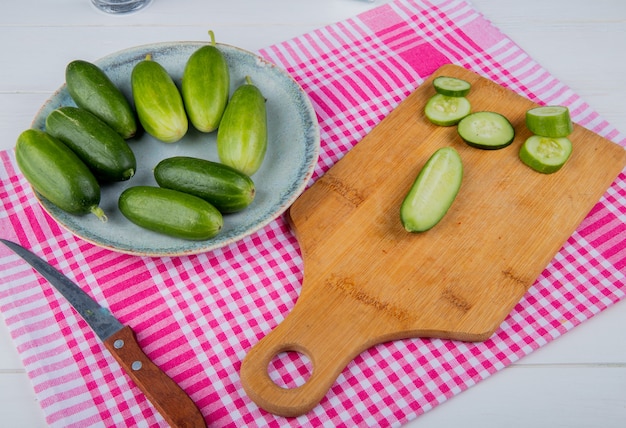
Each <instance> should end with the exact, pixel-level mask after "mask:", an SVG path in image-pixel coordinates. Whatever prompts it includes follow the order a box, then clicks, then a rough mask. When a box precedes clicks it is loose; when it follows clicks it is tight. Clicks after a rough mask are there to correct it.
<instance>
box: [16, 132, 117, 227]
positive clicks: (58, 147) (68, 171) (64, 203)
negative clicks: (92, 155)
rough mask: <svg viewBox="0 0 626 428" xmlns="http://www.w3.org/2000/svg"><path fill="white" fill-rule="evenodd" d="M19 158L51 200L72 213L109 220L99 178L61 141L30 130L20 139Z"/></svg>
mask: <svg viewBox="0 0 626 428" xmlns="http://www.w3.org/2000/svg"><path fill="white" fill-rule="evenodd" d="M15 158H16V160H17V165H18V167H19V168H20V170H21V171H22V174H24V177H26V180H27V181H28V182H29V183H30V185H31V186H32V187H33V189H34V190H35V191H36V192H37V193H39V194H40V195H41V196H43V197H44V198H46V199H47V200H48V201H50V202H51V203H53V204H54V205H56V206H57V207H59V208H60V209H62V210H63V211H66V212H68V213H70V214H77V215H83V214H87V213H93V214H95V215H96V216H97V217H98V218H100V219H101V220H102V221H106V216H105V215H104V212H103V211H102V208H100V207H99V204H100V186H99V184H98V182H97V181H96V177H95V176H94V175H93V174H92V173H91V171H90V170H89V168H87V165H85V164H84V162H83V161H81V160H80V159H79V158H78V156H76V154H75V153H74V152H73V151H71V150H70V149H69V148H68V147H67V146H66V145H65V144H63V143H62V142H61V141H59V140H58V139H56V138H54V137H53V136H51V135H49V134H48V133H46V132H44V131H41V130H39V129H27V130H26V131H24V132H22V133H21V134H20V135H19V137H18V139H17V143H16V145H15Z"/></svg>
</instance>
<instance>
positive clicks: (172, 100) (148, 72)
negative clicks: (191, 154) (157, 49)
mask: <svg viewBox="0 0 626 428" xmlns="http://www.w3.org/2000/svg"><path fill="white" fill-rule="evenodd" d="M131 87H132V91H133V99H134V100H135V108H136V109H137V115H138V117H139V122H141V124H142V125H143V127H144V129H145V130H146V132H147V133H148V134H150V135H152V136H153V137H154V138H156V139H158V140H161V141H163V142H165V143H174V142H176V141H178V140H180V139H181V138H183V136H184V135H185V134H186V133H187V129H188V126H189V123H188V121H187V113H186V112H185V107H184V105H183V98H182V96H181V95H180V91H179V90H178V87H177V86H176V84H175V83H174V80H173V79H172V77H171V76H170V75H169V74H168V72H167V70H165V68H163V66H162V65H161V64H159V63H158V62H156V61H153V60H152V56H151V55H147V56H146V58H145V59H144V60H142V61H140V62H139V63H137V64H136V65H135V67H133V71H132V72H131Z"/></svg>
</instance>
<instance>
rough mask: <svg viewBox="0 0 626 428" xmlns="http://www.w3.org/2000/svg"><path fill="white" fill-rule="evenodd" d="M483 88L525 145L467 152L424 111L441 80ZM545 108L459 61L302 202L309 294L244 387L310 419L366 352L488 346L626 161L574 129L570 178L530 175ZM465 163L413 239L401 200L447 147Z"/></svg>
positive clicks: (275, 334) (247, 371) (272, 336)
mask: <svg viewBox="0 0 626 428" xmlns="http://www.w3.org/2000/svg"><path fill="white" fill-rule="evenodd" d="M440 75H448V76H455V77H460V78H462V79H465V80H467V81H469V82H470V83H471V84H472V89H471V92H470V94H469V95H468V98H469V100H470V101H471V103H472V109H473V111H480V110H491V111H496V112H499V113H502V114H504V115H505V116H507V117H508V118H509V120H510V121H511V123H512V124H513V126H514V127H515V131H516V138H515V141H514V142H513V144H512V145H510V146H509V147H507V148H504V149H501V150H495V151H485V150H480V149H475V148H471V147H469V146H467V145H466V144H465V143H464V142H463V141H462V140H461V139H460V138H459V136H458V135H457V131H456V127H439V126H435V125H433V124H431V123H430V122H428V120H427V119H426V118H425V116H424V114H423V109H424V105H425V104H426V101H427V100H428V98H430V97H431V96H432V95H434V93H435V92H434V89H433V86H432V79H433V78H434V77H436V76H440ZM534 106H536V104H534V103H532V102H531V101H529V100H527V99H526V98H523V97H521V96H519V95H517V94H515V93H513V92H511V91H509V90H507V89H504V88H502V87H501V86H498V85H497V84H495V83H493V82H492V81H490V80H487V79H484V78H482V77H480V76H478V75H476V74H474V73H472V72H470V71H467V70H465V69H463V68H461V67H458V66H453V65H446V66H443V67H441V68H440V69H439V70H438V71H437V72H436V73H434V75H433V76H431V78H430V79H429V80H428V81H426V82H425V83H424V84H423V85H421V86H420V87H419V88H418V89H417V90H416V91H415V92H413V93H412V94H411V95H410V96H409V97H408V98H407V99H406V100H405V101H404V102H402V104H401V105H399V106H398V107H397V108H396V109H395V110H394V111H393V112H392V113H391V114H390V115H389V116H388V117H386V118H385V119H384V120H383V121H382V122H381V123H380V124H379V125H378V126H377V127H376V128H375V129H373V130H372V131H371V133H370V134H368V135H367V136H366V137H365V138H364V139H363V140H362V141H361V142H359V143H358V144H357V145H356V146H355V147H354V148H353V149H352V150H351V151H350V152H349V153H348V154H347V155H346V156H345V157H344V158H343V159H341V160H340V161H339V162H337V164H336V165H335V166H333V167H332V168H331V169H330V170H329V171H328V172H327V173H326V174H325V175H324V176H323V177H321V178H320V179H319V180H317V181H316V182H315V184H314V185H313V186H311V187H310V188H309V189H308V190H307V191H306V192H304V193H303V194H302V195H301V197H300V198H299V199H298V200H297V201H296V202H295V203H294V204H293V205H292V207H291V208H290V210H289V212H288V216H289V220H290V223H291V225H292V227H293V229H294V231H295V233H296V236H297V238H298V242H299V243H300V245H301V250H302V256H303V260H304V283H303V285H302V293H301V295H300V297H299V299H298V301H297V303H296V305H295V307H294V308H293V310H292V311H291V313H289V314H288V316H287V317H286V319H285V320H284V321H283V322H282V323H280V324H279V325H278V326H277V327H276V328H275V329H274V330H273V331H272V332H270V333H269V334H268V335H267V336H266V337H264V338H263V339H262V340H261V341H260V342H259V343H258V344H257V345H256V346H254V347H253V348H252V350H251V351H250V352H249V353H248V355H247V356H246V358H245V360H244V361H243V364H242V367H241V381H242V384H243V386H244V389H245V390H246V392H247V393H248V395H249V396H250V398H251V399H252V400H253V401H254V402H256V403H257V404H258V405H259V406H260V407H261V408H263V409H265V410H267V411H269V412H272V413H275V414H278V415H282V416H297V415H300V414H304V413H306V412H308V411H309V410H310V409H311V408H313V407H314V406H315V405H316V404H317V403H319V401H320V400H321V399H322V398H323V397H324V395H325V394H326V392H327V391H328V389H329V388H330V387H331V386H332V384H333V383H334V382H335V380H336V378H337V376H338V375H339V374H340V373H341V371H342V370H343V369H344V368H345V366H346V365H347V364H348V363H349V362H350V361H351V360H352V359H353V358H354V357H355V356H356V355H358V354H359V353H361V352H362V351H363V350H365V349H367V348H369V347H371V346H373V345H376V344H379V343H382V342H385V341H390V340H395V339H401V338H410V337H438V338H448V339H456V340H462V341H483V340H486V339H487V338H489V337H490V336H491V335H492V334H493V333H494V331H495V330H496V329H497V328H498V326H499V325H500V323H501V322H502V321H503V320H504V318H505V317H506V316H507V315H508V314H509V312H510V311H511V309H512V308H513V307H514V306H515V304H516V303H517V302H518V301H519V300H520V299H521V297H522V296H523V295H524V293H525V292H526V290H527V289H528V288H529V287H530V286H531V285H532V284H533V282H534V281H535V279H536V278H537V277H538V276H539V274H540V273H541V272H542V271H543V269H544V268H545V267H546V266H547V265H548V263H549V262H550V261H551V260H552V258H553V257H554V255H555V254H556V253H557V252H558V250H559V249H560V248H561V246H562V244H563V243H564V242H565V241H566V240H567V238H568V237H569V236H570V235H571V234H572V233H573V232H574V230H575V229H576V227H577V226H578V225H579V224H580V222H581V221H582V220H583V219H584V218H585V216H586V215H587V213H588V212H589V211H590V210H591V208H593V206H594V205H595V204H596V203H597V201H598V200H599V199H600V197H601V196H602V195H603V194H604V192H605V191H606V189H607V188H608V187H609V186H610V184H611V183H612V182H613V180H614V179H615V178H616V176H617V175H618V174H619V173H620V171H622V169H623V168H624V165H625V164H626V151H625V150H624V149H623V148H622V147H620V146H618V145H616V144H614V143H612V142H610V141H608V140H606V139H604V138H602V137H600V136H598V135H596V134H594V133H592V132H590V131H589V130H587V129H584V128H583V127H581V126H577V125H575V127H574V132H573V133H572V134H571V135H570V139H571V141H572V143H573V146H574V150H573V154H572V156H571V157H570V159H569V161H568V162H567V164H566V165H565V166H564V167H563V168H562V169H561V170H560V171H558V172H557V173H554V174H551V175H544V174H540V173H537V172H535V171H533V170H531V169H530V168H528V167H527V166H525V165H524V164H523V163H522V162H521V161H520V160H519V158H518V151H519V148H520V146H521V144H522V143H523V142H524V140H525V139H526V138H527V137H528V136H529V135H530V132H529V131H528V130H527V129H526V126H525V112H526V111H527V110H528V109H529V108H532V107H534ZM444 146H452V147H454V148H455V149H457V150H458V152H459V154H460V155H461V158H462V161H463V166H464V176H463V183H462V185H461V189H460V191H459V194H458V195H457V197H456V199H455V201H454V203H453V204H452V207H451V208H450V210H449V211H448V213H447V214H446V216H445V217H444V218H443V220H442V221H441V222H440V223H439V224H437V225H436V226H435V227H434V228H433V229H431V230H429V231H427V232H423V233H419V234H411V233H408V232H406V231H405V230H404V229H403V227H402V225H401V223H400V217H399V207H400V204H401V202H402V200H403V198H404V196H405V195H406V193H407V192H408V190H409V188H410V187H411V184H412V183H413V181H414V179H415V177H416V176H417V173H418V172H419V170H420V169H421V167H422V166H423V165H424V163H425V162H426V160H427V159H428V158H429V157H430V156H431V155H432V154H433V153H434V151H435V150H437V149H438V148H440V147H444ZM285 351H297V352H300V353H303V354H305V355H306V356H307V357H308V358H309V359H310V361H311V364H312V373H311V375H310V377H309V379H308V381H307V382H306V383H304V384H303V385H302V386H299V387H297V388H291V389H286V388H282V387H280V386H278V385H276V384H275V383H274V382H273V381H272V380H271V379H270V377H269V374H268V364H269V363H270V361H271V360H272V359H273V358H274V357H275V356H276V355H278V354H279V353H281V352H285Z"/></svg>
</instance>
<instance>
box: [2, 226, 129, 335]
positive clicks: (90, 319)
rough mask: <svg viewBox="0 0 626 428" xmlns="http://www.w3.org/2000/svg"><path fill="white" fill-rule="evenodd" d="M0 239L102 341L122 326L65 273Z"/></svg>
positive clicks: (12, 243)
mask: <svg viewBox="0 0 626 428" xmlns="http://www.w3.org/2000/svg"><path fill="white" fill-rule="evenodd" d="M0 241H2V242H3V243H4V245H6V246H7V247H9V248H10V249H11V250H13V251H15V253H16V254H17V255H19V256H20V257H21V258H23V259H24V260H25V261H26V262H27V263H28V264H29V265H31V266H32V267H33V268H34V269H35V270H36V271H37V272H39V273H40V274H41V276H43V277H44V278H46V279H47V280H48V281H49V282H50V284H52V285H53V286H54V288H56V289H57V290H58V291H59V292H60V293H61V294H62V295H63V297H65V298H66V299H67V300H68V301H69V302H70V304H71V305H72V306H73V307H74V309H76V312H78V313H79V314H80V316H82V317H83V319H84V320H85V321H87V323H88V324H89V326H91V328H92V329H93V331H94V332H95V333H96V334H97V335H98V337H99V338H100V339H101V340H102V341H105V340H106V339H108V338H109V337H110V336H111V335H112V334H114V333H115V332H117V331H119V330H121V329H122V328H124V325H123V324H122V323H120V322H119V321H118V320H117V319H116V318H115V317H114V316H113V315H111V312H109V310H108V309H106V308H103V307H102V306H100V305H99V304H98V303H96V302H95V301H94V300H93V299H92V298H91V297H90V296H89V295H88V294H87V293H85V292H84V291H83V290H82V289H81V288H80V287H79V286H78V285H76V284H75V283H73V282H72V281H70V280H69V279H68V278H67V277H66V276H65V275H63V274H62V273H60V272H59V271H58V270H56V269H55V268H54V267H52V266H51V265H50V264H48V262H46V261H44V260H43V259H41V258H40V257H39V256H37V255H35V254H33V253H32V252H30V251H29V250H27V249H26V248H24V247H22V246H21V245H19V244H16V243H15V242H11V241H7V240H6V239H2V238H0Z"/></svg>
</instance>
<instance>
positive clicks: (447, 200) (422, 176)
mask: <svg viewBox="0 0 626 428" xmlns="http://www.w3.org/2000/svg"><path fill="white" fill-rule="evenodd" d="M462 179H463V163H462V162H461V156H459V153H458V152H457V151H456V150H455V149H454V148H452V147H442V148H441V149H438V150H437V151H436V152H435V153H433V155H432V156H431V157H430V158H429V159H428V161H427V162H426V164H425V165H424V167H423V168H422V169H421V170H420V172H419V174H418V175H417V178H416V179H415V181H414V183H413V185H412V186H411V189H410V190H409V192H408V193H407V195H406V196H405V198H404V200H403V201H402V206H401V207H400V220H401V221H402V225H403V226H404V228H405V229H406V230H407V231H408V232H424V231H426V230H429V229H431V228H433V227H434V226H435V225H436V224H437V223H439V221H440V220H441V219H442V218H443V216H444V215H445V214H446V213H447V212H448V210H449V209H450V206H451V205H452V202H453V201H454V199H455V198H456V195H457V193H458V192H459V189H460V188H461V181H462Z"/></svg>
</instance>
